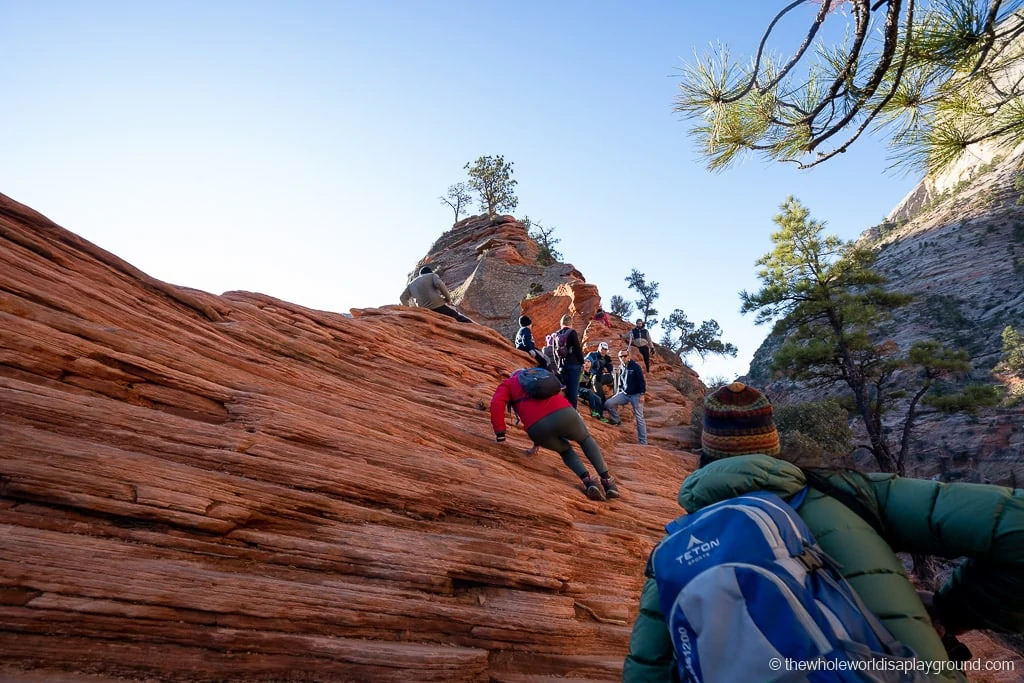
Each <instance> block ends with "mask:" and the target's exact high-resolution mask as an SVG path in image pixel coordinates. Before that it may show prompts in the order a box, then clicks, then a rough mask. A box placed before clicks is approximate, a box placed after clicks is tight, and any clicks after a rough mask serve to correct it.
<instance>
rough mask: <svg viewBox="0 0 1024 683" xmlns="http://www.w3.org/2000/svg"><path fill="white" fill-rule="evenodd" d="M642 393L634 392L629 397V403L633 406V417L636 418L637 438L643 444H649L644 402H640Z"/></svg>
mask: <svg viewBox="0 0 1024 683" xmlns="http://www.w3.org/2000/svg"><path fill="white" fill-rule="evenodd" d="M640 396H642V394H633V395H632V396H630V397H629V404H630V405H631V406H633V417H634V418H636V440H637V442H638V443H639V444H640V445H641V446H646V445H647V420H645V419H644V404H643V403H641V402H640Z"/></svg>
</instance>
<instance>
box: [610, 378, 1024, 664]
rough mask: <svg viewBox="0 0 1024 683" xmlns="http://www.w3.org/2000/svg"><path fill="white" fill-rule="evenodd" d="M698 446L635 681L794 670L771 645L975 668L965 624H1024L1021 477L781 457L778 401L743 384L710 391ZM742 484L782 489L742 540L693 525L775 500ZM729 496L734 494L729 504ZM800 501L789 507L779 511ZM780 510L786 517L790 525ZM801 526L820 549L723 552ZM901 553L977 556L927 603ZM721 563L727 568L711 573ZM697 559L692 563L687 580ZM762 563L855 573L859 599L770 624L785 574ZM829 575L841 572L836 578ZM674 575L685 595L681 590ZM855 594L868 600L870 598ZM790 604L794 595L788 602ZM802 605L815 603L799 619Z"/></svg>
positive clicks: (817, 575) (779, 614) (634, 651)
mask: <svg viewBox="0 0 1024 683" xmlns="http://www.w3.org/2000/svg"><path fill="white" fill-rule="evenodd" d="M701 444H702V454H701V458H700V466H699V467H698V469H697V470H696V471H695V472H694V473H693V474H691V475H690V476H689V477H687V478H686V480H685V481H684V482H683V485H682V488H681V490H680V492H679V503H680V505H682V507H683V508H684V509H685V510H686V511H687V512H688V513H690V514H689V515H686V516H684V517H681V518H680V519H679V520H676V521H675V522H673V523H672V524H671V525H669V529H670V531H671V530H672V529H678V533H676V534H672V533H670V535H669V536H668V537H666V539H664V540H663V541H662V543H663V544H666V547H667V544H675V546H676V548H678V552H677V554H678V555H679V557H680V558H682V559H681V560H680V561H679V562H676V558H674V557H672V554H673V553H672V552H669V553H667V554H664V555H662V554H659V552H658V550H657V549H656V550H655V552H654V553H652V556H651V560H650V561H649V562H648V570H647V576H648V577H649V578H648V579H647V582H646V583H645V585H644V588H643V592H642V594H641V598H640V612H639V615H638V617H637V619H636V622H635V624H634V626H633V633H632V637H631V639H630V648H629V655H628V656H627V658H626V662H625V669H624V672H623V674H624V675H623V680H624V681H626V682H627V683H631V682H635V681H669V680H675V679H674V678H673V676H680V677H682V678H683V680H690V679H689V678H687V676H688V675H689V674H687V673H683V672H684V671H685V670H687V669H688V668H693V669H694V671H696V672H697V673H696V674H694V678H696V676H697V675H700V679H699V680H704V681H709V682H711V683H714V682H715V681H737V680H758V681H774V680H781V679H783V678H785V680H796V679H794V678H793V677H792V676H793V675H794V674H793V672H792V671H789V672H787V671H785V670H783V671H779V670H777V669H773V670H772V671H769V670H768V669H767V668H766V665H770V659H771V657H779V658H780V659H779V660H778V661H784V660H786V659H795V660H802V661H804V662H807V661H808V660H816V659H820V660H837V661H843V660H851V659H857V658H858V656H867V651H868V650H871V651H872V652H874V653H875V654H874V655H871V656H872V657H873V658H875V659H876V660H877V659H878V658H889V661H903V662H906V661H907V660H906V659H903V660H899V659H897V660H892V659H891V658H892V657H893V654H892V653H893V652H895V653H896V654H897V655H898V654H899V653H900V651H901V648H902V649H904V650H905V648H909V649H910V651H912V653H913V655H914V656H916V657H917V662H918V663H919V664H921V666H922V667H924V666H925V665H929V666H931V670H930V672H929V673H928V674H927V675H918V674H919V672H920V671H922V670H923V668H922V669H919V670H915V671H914V672H912V675H905V676H904V677H902V678H899V679H898V680H915V681H916V680H933V681H962V680H964V678H963V674H962V673H961V672H959V671H955V670H952V669H953V667H951V666H944V665H943V663H945V665H949V664H950V658H949V657H950V656H949V654H948V651H949V650H950V648H951V646H954V645H956V644H957V643H955V642H954V640H955V639H954V638H953V637H954V636H955V635H956V634H959V633H963V632H964V631H968V630H971V629H978V628H985V629H992V630H996V631H1002V632H1006V633H1021V632H1024V490H1021V489H1010V488H1004V487H998V486H989V485H981V484H963V483H958V484H944V483H940V482H936V481H930V480H921V479H908V478H903V477H899V476H897V475H894V474H863V473H860V472H856V471H852V470H807V471H805V470H802V469H801V468H799V467H797V466H796V465H794V464H792V463H790V462H787V461H786V460H784V459H782V458H783V457H784V454H783V455H780V448H779V436H778V432H777V431H776V428H775V423H774V420H773V416H772V406H771V403H770V402H769V400H768V399H767V398H766V397H765V396H764V395H763V394H762V393H761V392H759V391H757V390H756V389H754V388H752V387H749V386H745V385H744V384H742V383H739V382H734V383H732V384H730V385H727V386H725V387H722V388H721V389H719V390H718V391H716V392H714V393H713V394H711V395H709V396H708V397H707V399H706V400H705V404H704V424H703V435H702V437H701ZM744 494H753V498H758V497H765V496H768V498H769V499H772V498H773V496H772V494H774V498H773V499H774V501H776V502H774V503H771V502H769V507H762V508H761V509H762V512H755V513H751V515H752V516H751V517H750V519H753V518H755V517H756V518H758V519H760V521H761V522H762V524H760V525H755V526H758V528H759V529H760V531H758V532H756V533H753V534H751V536H750V538H749V539H748V540H746V541H745V542H744V543H742V544H739V547H737V544H735V543H730V542H729V540H728V538H735V537H736V535H737V534H735V533H732V532H731V531H729V529H727V528H724V527H723V528H722V534H718V533H717V532H714V533H712V532H711V529H712V527H708V526H704V527H701V528H702V529H704V530H703V531H694V528H695V527H694V526H693V525H694V524H697V523H699V524H709V523H716V515H717V519H718V522H723V520H725V519H727V517H726V516H723V515H725V514H726V513H729V512H730V511H733V512H735V511H736V510H739V509H740V508H743V507H746V508H748V509H749V507H750V506H751V505H763V503H762V502H758V501H757V500H753V501H751V496H747V495H744ZM723 501H728V504H726V505H724V507H723V506H717V505H716V503H722V502H723ZM786 501H788V503H787V502H786ZM794 508H795V511H793V509H794ZM787 509H788V511H789V512H788V513H787V514H790V515H792V516H791V517H788V518H787V517H785V516H783V517H779V516H778V515H779V514H781V513H784V512H786V510H787ZM719 510H721V511H722V512H721V513H719V512H718V511H719ZM688 518H689V519H688ZM776 519H781V520H787V519H788V521H783V522H782V523H781V524H778V525H777V524H776V522H775V520H776ZM764 522H770V523H767V524H765V523H764ZM730 524H732V523H730ZM804 524H806V527H805V528H804V530H803V531H800V533H801V535H803V533H804V532H807V533H809V534H810V536H812V537H813V539H816V541H817V543H816V544H813V547H815V548H818V547H820V551H819V550H815V551H814V552H811V551H810V550H808V548H811V547H812V546H809V545H807V543H808V541H804V542H803V544H802V545H801V544H800V543H798V547H797V548H796V550H797V551H799V552H797V553H793V550H789V551H787V543H782V542H780V543H777V544H775V545H774V546H772V547H774V548H775V550H774V551H773V554H774V557H773V558H772V559H776V558H778V559H777V560H776V561H769V562H764V563H762V564H758V565H756V566H755V565H752V564H750V563H749V562H748V563H744V562H740V564H741V565H743V566H745V567H747V569H749V568H750V567H751V566H753V567H754V569H753V570H749V571H747V570H742V571H741V569H742V568H741V567H740V565H730V566H727V565H725V564H720V559H721V558H724V557H728V556H730V555H732V556H736V557H740V558H742V557H745V556H752V555H753V553H754V552H755V551H756V550H757V548H759V547H761V546H762V545H764V542H765V539H767V538H769V536H770V535H771V534H769V530H772V531H773V533H776V534H781V536H780V537H781V538H784V537H786V536H789V538H790V540H792V539H793V538H794V537H793V536H792V535H791V533H790V532H791V531H792V533H797V532H798V530H799V529H798V527H801V526H803V525H804ZM687 525H689V526H687ZM732 531H735V527H733V528H732ZM729 534H731V536H730V535H729ZM813 539H812V540H813ZM894 551H896V552H914V553H922V554H929V555H937V556H941V557H946V558H951V559H952V558H959V557H964V558H967V559H966V561H965V562H964V563H963V564H961V565H960V566H959V568H957V570H956V571H955V572H953V574H952V576H951V577H950V578H949V580H948V581H946V583H945V585H943V586H942V588H941V589H940V590H939V591H938V592H937V593H936V594H935V596H934V605H933V607H932V609H931V613H929V611H928V610H926V608H925V606H924V604H923V603H922V600H921V598H920V597H919V595H918V593H917V592H916V591H915V589H914V586H913V585H912V584H911V582H910V580H909V579H908V578H907V575H906V573H905V571H904V569H903V564H902V563H901V561H900V559H899V558H898V557H897V556H896V554H895V552H894ZM780 553H781V554H780ZM791 553H793V554H792V556H790V554H791ZM797 560H799V562H797ZM751 562H752V560H751ZM712 567H715V568H716V572H718V573H716V574H711V573H709V572H707V571H704V569H705V568H707V569H710V568H712ZM687 568H691V569H694V568H696V569H699V570H700V571H690V570H689V569H687ZM688 571H690V574H692V577H691V576H688V577H685V578H684V579H680V580H679V582H674V579H678V578H679V577H680V576H682V575H683V574H685V573H686V572H688ZM677 572H678V573H677ZM701 572H703V573H701ZM757 572H762V575H761V576H767V575H768V574H769V573H770V574H772V576H775V578H776V579H778V581H780V582H781V583H780V584H775V585H782V584H787V585H788V586H789V588H788V589H787V590H788V592H789V593H790V594H792V595H793V596H795V595H796V594H797V593H800V594H801V595H803V596H804V597H807V596H808V595H811V594H814V595H816V594H817V592H822V591H824V592H830V593H834V592H835V589H842V587H843V585H844V584H845V585H849V586H850V587H852V588H851V590H852V591H853V594H854V595H855V596H856V598H855V599H854V600H853V601H845V602H843V603H842V604H841V606H843V609H837V611H832V610H831V608H826V607H824V606H823V605H825V604H827V603H819V601H817V600H814V599H812V600H803V601H800V602H799V604H794V603H792V602H791V601H787V600H785V599H784V600H783V601H782V602H779V603H776V605H775V607H774V608H773V609H771V610H769V612H770V613H769V614H768V615H762V616H763V617H764V619H765V621H763V622H761V623H759V622H758V620H757V616H758V614H759V612H758V610H759V609H761V607H758V605H762V606H763V601H762V599H763V598H764V597H765V596H766V595H767V594H768V593H771V592H772V588H771V585H770V584H769V583H765V582H764V581H760V580H759V579H758V577H756V576H754V574H756V573H757ZM826 575H828V576H833V575H834V576H835V577H836V578H835V584H834V585H833V584H832V583H829V581H832V579H827V578H826ZM712 578H713V579H714V580H713V581H712V580H711V579H712ZM844 580H845V581H844ZM790 581H792V583H788V582H790ZM730 582H731V583H730ZM847 582H848V583H847ZM680 584H682V587H681V588H680ZM727 585H734V586H736V585H739V586H743V588H742V589H741V590H739V591H732V592H731V595H732V598H729V597H727V596H725V593H728V592H729V590H728V588H727V587H726V586H727ZM698 587H699V588H700V590H699V593H700V597H699V600H698V599H696V598H691V597H688V596H689V595H690V593H688V592H687V591H692V590H693V589H695V588H698ZM719 587H721V588H722V590H718V589H719ZM677 589H678V593H677V594H675V595H673V594H671V591H673V590H677ZM662 592H665V595H662V594H661V593H662ZM779 594H780V595H781V594H782V593H779ZM858 600H859V601H860V603H861V604H862V605H863V609H861V608H859V607H858V606H857V604H856V602H857V601H858ZM740 603H745V605H743V606H742V607H740ZM786 604H789V605H791V606H790V607H780V605H786ZM702 605H703V606H706V607H707V609H708V610H711V611H712V612H713V614H712V612H708V613H707V614H704V616H705V617H710V616H713V617H714V618H713V619H712V620H710V621H702V616H701V614H702ZM851 608H852V609H851ZM666 612H671V614H669V615H668V616H666ZM797 614H801V615H803V617H802V620H801V619H798V618H797V616H796V615H797ZM933 618H934V620H935V621H936V622H937V623H939V624H940V625H941V628H942V630H943V631H944V632H945V633H946V634H947V637H946V642H945V643H944V642H943V639H942V638H940V636H939V633H938V632H937V630H936V628H934V627H933V625H932V624H933ZM668 620H671V622H672V624H673V626H672V629H671V630H670V629H669V628H668V627H667V626H666V622H667V621H668ZM712 622H714V623H712ZM872 622H875V623H878V624H879V629H880V630H877V629H874V627H873V626H872V628H870V629H868V630H866V631H857V630H856V629H854V630H852V631H850V632H849V633H846V634H845V635H844V633H843V631H842V629H837V628H836V627H837V625H839V624H842V625H843V627H844V628H845V627H846V625H847V624H851V623H853V624H859V625H861V626H863V625H864V624H868V625H871V624H872ZM715 624H717V625H718V626H719V627H723V625H728V636H727V637H725V638H721V637H718V638H716V637H715V636H714V631H715V629H716V626H715ZM762 627H765V628H762ZM851 628H853V627H851ZM837 633H838V634H839V635H836V634H837ZM855 633H860V634H862V635H861V636H857V635H854V634H855ZM872 633H874V634H875V635H874V636H873V635H872ZM719 634H721V631H719ZM879 634H881V636H880V637H879ZM886 634H888V638H889V640H888V641H887V640H886V639H885V636H886ZM804 635H813V640H806V641H805V640H804V638H803V636H804ZM851 639H852V640H854V641H855V642H857V643H859V644H860V649H859V650H858V647H857V646H849V643H848V642H846V641H849V640H851ZM682 640H685V641H686V642H685V644H684V643H682ZM793 643H798V644H799V643H811V644H810V645H806V648H807V649H806V650H805V651H804V652H802V653H797V654H795V655H794V654H791V652H790V651H789V650H787V649H786V648H787V647H790V646H792V644H793ZM880 651H881V653H880ZM769 652H776V653H783V652H785V654H772V655H767V653H769ZM762 660H764V661H762ZM848 663H849V662H848ZM940 668H941V669H943V670H942V671H941V672H940V671H938V669H940ZM805 670H806V669H805ZM849 670H850V669H847V671H849ZM891 671H892V670H890V672H891ZM897 671H904V672H906V671H907V669H906V668H904V669H901V670H897ZM737 676H738V677H737ZM787 676H788V677H787ZM800 680H805V679H800ZM813 680H818V679H813ZM820 680H840V679H839V678H836V677H831V678H829V677H824V678H821V679H820ZM843 680H846V679H843ZM857 680H897V678H892V677H890V678H882V677H881V672H879V674H878V675H877V676H876V677H874V678H857Z"/></svg>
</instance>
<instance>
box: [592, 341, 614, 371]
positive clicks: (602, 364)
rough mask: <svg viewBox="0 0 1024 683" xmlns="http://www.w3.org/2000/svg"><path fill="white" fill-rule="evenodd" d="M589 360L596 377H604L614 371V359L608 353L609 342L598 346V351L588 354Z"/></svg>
mask: <svg viewBox="0 0 1024 683" xmlns="http://www.w3.org/2000/svg"><path fill="white" fill-rule="evenodd" d="M587 359H588V360H590V364H591V366H592V369H593V371H594V374H595V375H603V374H604V373H606V372H611V371H612V357H611V355H610V354H609V353H608V342H601V343H600V344H598V345H597V350H596V351H591V352H590V353H588V354H587Z"/></svg>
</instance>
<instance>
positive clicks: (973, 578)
mask: <svg viewBox="0 0 1024 683" xmlns="http://www.w3.org/2000/svg"><path fill="white" fill-rule="evenodd" d="M871 480H872V487H873V488H874V490H875V493H876V497H877V500H878V503H879V511H880V513H881V515H882V518H883V521H884V522H885V524H886V526H887V527H888V531H889V535H890V536H891V539H890V540H891V541H892V544H893V549H894V550H897V551H903V552H910V553H921V554H926V555H938V556H940V557H946V558H950V559H955V558H960V557H964V558H967V559H966V561H965V562H964V563H963V564H961V565H960V567H959V568H958V569H957V570H956V571H955V572H954V573H953V575H952V576H951V577H950V578H949V580H948V581H947V582H946V583H945V585H943V586H942V588H941V589H940V590H939V592H938V594H937V595H936V596H935V606H936V609H937V610H938V612H939V615H940V617H941V619H942V621H943V623H944V624H945V625H946V626H947V627H948V628H951V629H953V630H955V631H965V630H971V629H976V628H983V629H991V630H995V631H1003V632H1009V633H1024V490H1021V489H1010V488H1004V487H1001V486H990V485H985V484H944V483H940V482H935V481H929V480H923V479H903V478H900V477H893V476H885V475H873V476H872V477H871Z"/></svg>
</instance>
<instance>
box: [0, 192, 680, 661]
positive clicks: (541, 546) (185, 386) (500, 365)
mask: <svg viewBox="0 0 1024 683" xmlns="http://www.w3.org/2000/svg"><path fill="white" fill-rule="evenodd" d="M517 312H518V311H517ZM0 319H2V322H0V623H2V624H3V627H2V628H0V677H5V676H6V677H8V678H11V677H13V678H17V677H19V676H22V675H27V674H23V673H17V674H15V673H12V671H14V670H15V669H18V670H21V669H38V670H39V671H37V672H36V673H34V674H33V678H34V680H54V681H56V680H66V678H65V676H66V674H64V673H60V671H80V672H90V673H94V674H102V675H106V676H117V677H119V679H122V680H123V678H121V677H124V678H137V679H143V678H152V677H155V678H158V679H160V680H190V681H193V680H225V679H232V680H239V679H274V680H287V679H292V680H307V681H308V680H323V681H339V680H377V681H389V680H390V681H410V680H416V681H430V680H436V681H463V680H465V681H470V680H472V681H486V680H492V681H520V680H538V679H542V678H554V677H578V678H587V679H590V680H607V681H611V680H619V679H620V678H621V663H622V657H623V655H624V653H625V651H626V648H627V642H628V635H629V630H630V625H631V623H632V620H633V619H634V618H635V616H636V614H635V610H636V605H637V602H638V597H639V589H640V586H641V582H642V578H643V567H644V563H645V561H646V557H647V554H648V553H649V551H650V549H651V548H652V547H653V545H654V543H655V542H656V540H657V539H658V538H659V537H660V536H661V534H662V533H663V526H662V525H663V524H665V523H666V522H667V521H669V520H670V519H672V518H674V517H675V516H677V515H678V514H679V513H680V512H681V511H680V509H679V508H678V506H677V505H676V503H675V495H676V491H677V490H678V486H679V483H680V482H681V480H682V479H683V478H684V476H685V475H686V473H687V472H688V471H689V470H690V469H691V468H692V467H693V465H694V458H693V456H690V455H687V454H683V453H680V452H677V451H670V450H665V449H663V448H660V447H658V446H657V445H652V446H649V447H640V446H637V445H635V437H634V436H633V430H632V425H631V423H628V422H627V423H626V425H624V426H623V427H622V428H619V429H615V428H612V427H609V426H607V425H603V424H601V423H598V422H597V421H594V420H590V419H589V418H587V424H588V426H589V428H590V430H591V432H592V433H593V434H594V436H595V438H597V440H598V442H599V443H600V445H601V447H602V450H603V452H604V454H605V457H606V459H607V461H608V463H609V466H610V467H611V470H612V472H613V474H615V475H616V477H617V478H618V479H619V481H620V484H621V488H622V491H623V497H622V498H621V499H620V500H617V501H614V502H610V503H594V502H591V501H589V500H587V499H586V498H585V497H584V496H583V494H582V492H581V491H580V490H579V488H578V480H577V479H576V478H575V476H574V475H572V473H571V472H569V471H568V469H567V468H565V466H564V465H563V464H562V462H561V460H560V459H559V458H558V457H557V456H556V455H555V454H553V453H550V452H547V451H541V452H539V453H538V454H537V455H534V456H533V457H525V456H524V455H523V449H524V448H525V447H526V446H527V439H526V437H525V435H524V433H523V432H522V431H521V430H520V429H518V428H512V429H510V432H509V433H510V437H509V441H508V442H507V443H506V444H496V443H495V442H494V437H493V433H492V430H491V426H490V424H489V421H488V410H487V409H488V404H489V401H490V397H491V394H492V392H493V390H494V388H495V387H496V385H497V384H498V383H499V382H500V381H501V380H502V379H503V378H504V377H506V376H507V374H508V372H509V371H510V370H512V369H514V368H516V367H521V366H522V365H523V364H524V362H523V361H524V359H523V354H521V353H519V352H517V351H515V350H514V349H513V348H512V347H511V345H510V344H509V343H508V341H507V339H505V338H504V337H502V336H501V335H500V334H499V333H498V332H496V331H494V330H491V329H488V328H486V327H482V326H476V325H460V324H458V323H456V322H454V321H451V320H449V319H448V318H445V317H443V316H439V315H437V314H434V313H430V312H425V311H418V310H416V309H409V308H404V307H398V306H395V307H384V308H380V309H366V310H354V311H352V315H351V317H350V316H346V315H342V314H336V313H328V312H323V311H314V310H310V309H306V308H303V307H301V306H296V305H293V304H289V303H287V302H284V301H280V300H277V299H274V298H271V297H269V296H265V295H261V294H253V293H247V292H230V293H227V294H225V295H223V296H214V295H211V294H207V293H205V292H200V291H195V290H189V289H185V288H181V287H175V286H172V285H168V284H165V283H162V282H159V281H156V280H154V279H152V278H149V277H147V276H146V275H145V274H143V273H141V272H139V271H137V270H136V269H134V268H132V267H131V266H130V265H129V264H127V263H125V262H123V261H121V260H120V259H118V258H117V257H115V256H113V255H111V254H109V253H107V252H104V251H103V250H101V249H99V248H97V247H96V246H94V245H92V244H90V243H88V242H86V241H84V240H82V239H80V238H78V237H77V236H75V235H74V234H72V233H69V232H67V231H65V230H63V229H62V228H60V227H58V226H56V225H54V224H52V223H51V222H49V221H48V220H46V219H45V218H44V217H43V216H41V215H39V214H37V213H35V212H33V211H31V210H30V209H28V208H26V207H24V206H22V205H20V204H18V203H16V202H14V201H12V200H10V199H8V198H6V197H4V196H2V195H0ZM427 341H429V343H425V342H427ZM410 358H415V359H416V362H415V363H410V362H409V359H410ZM653 393H654V395H653V396H652V397H651V399H650V402H649V405H650V406H651V414H652V418H651V419H652V420H654V421H657V420H658V417H657V415H658V413H659V411H660V412H661V413H663V414H665V415H668V414H670V413H672V412H673V411H678V410H681V409H682V407H680V404H678V403H670V402H669V401H667V400H663V399H662V398H660V396H659V394H658V392H657V391H655V392H653ZM677 395H678V392H677ZM673 400H676V399H673ZM684 407H685V406H684ZM653 431H655V430H652V432H653ZM666 434H667V436H664V437H663V438H664V441H663V442H664V443H670V442H672V439H673V437H672V436H671V433H670V431H669V432H666ZM652 442H653V443H659V442H658V441H657V440H654V439H652ZM90 680H96V679H90Z"/></svg>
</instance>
